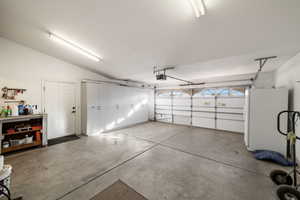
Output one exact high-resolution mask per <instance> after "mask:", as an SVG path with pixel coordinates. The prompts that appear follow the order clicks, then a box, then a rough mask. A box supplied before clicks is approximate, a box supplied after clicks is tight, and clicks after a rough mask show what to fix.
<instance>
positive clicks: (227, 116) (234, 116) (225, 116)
mask: <svg viewBox="0 0 300 200" xmlns="http://www.w3.org/2000/svg"><path fill="white" fill-rule="evenodd" d="M217 118H218V119H219V118H221V119H232V120H241V121H243V120H244V117H243V115H240V114H220V113H218V114H217Z"/></svg>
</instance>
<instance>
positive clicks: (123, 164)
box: [5, 122, 278, 200]
mask: <svg viewBox="0 0 300 200" xmlns="http://www.w3.org/2000/svg"><path fill="white" fill-rule="evenodd" d="M5 161H6V163H8V164H11V165H12V166H13V168H14V170H13V176H12V190H13V194H15V195H23V196H24V199H25V200H89V199H90V198H92V197H93V196H94V195H95V194H97V193H98V192H100V191H102V190H103V189H105V188H106V187H108V186H109V185H111V184H112V183H113V182H115V181H116V180H118V179H121V180H123V181H124V182H125V183H126V184H128V185H130V186H131V187H132V188H134V189H135V190H136V191H138V192H139V193H141V194H142V195H144V196H145V197H146V198H148V199H149V200H163V199H168V200H196V199H197V200H199V199H205V200H216V199H218V200H219V199H222V200H253V199H256V200H270V199H276V198H275V194H274V193H275V189H276V186H274V185H273V184H272V182H271V181H270V179H269V177H268V174H269V172H270V171H271V170H272V169H276V168H278V166H276V165H273V164H270V163H266V162H261V161H257V160H255V159H254V158H253V157H252V155H251V153H249V152H247V150H246V148H245V146H244V144H243V137H242V135H240V134H235V133H229V132H223V131H215V130H208V129H202V128H191V127H186V126H178V125H171V124H164V123H158V122H149V123H145V124H141V125H137V126H134V127H130V128H126V129H122V130H117V131H114V132H111V133H109V134H103V135H101V136H95V137H82V138H81V139H79V140H76V141H72V142H67V143H63V144H58V145H54V146H51V147H48V148H43V149H36V150H33V151H27V152H24V153H19V154H15V155H11V156H8V157H6V160H5Z"/></svg>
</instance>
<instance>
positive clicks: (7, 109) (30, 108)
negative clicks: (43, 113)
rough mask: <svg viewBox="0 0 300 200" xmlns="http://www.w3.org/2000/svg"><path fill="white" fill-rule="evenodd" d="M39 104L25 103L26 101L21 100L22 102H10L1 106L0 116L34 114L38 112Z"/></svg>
mask: <svg viewBox="0 0 300 200" xmlns="http://www.w3.org/2000/svg"><path fill="white" fill-rule="evenodd" d="M38 113H39V111H38V106H37V105H28V104H27V105H25V102H24V101H20V104H19V105H18V106H17V105H16V104H8V103H6V105H5V106H2V107H1V108H0V117H10V116H19V115H32V114H38Z"/></svg>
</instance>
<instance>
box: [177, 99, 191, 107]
mask: <svg viewBox="0 0 300 200" xmlns="http://www.w3.org/2000/svg"><path fill="white" fill-rule="evenodd" d="M173 105H174V106H175V105H181V106H191V99H190V98H174V99H173Z"/></svg>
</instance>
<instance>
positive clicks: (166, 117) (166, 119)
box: [156, 114, 172, 123]
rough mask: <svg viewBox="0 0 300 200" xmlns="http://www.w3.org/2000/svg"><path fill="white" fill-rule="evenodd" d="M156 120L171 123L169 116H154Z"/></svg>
mask: <svg viewBox="0 0 300 200" xmlns="http://www.w3.org/2000/svg"><path fill="white" fill-rule="evenodd" d="M156 120H157V121H160V122H168V123H172V116H171V115H163V114H156Z"/></svg>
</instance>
